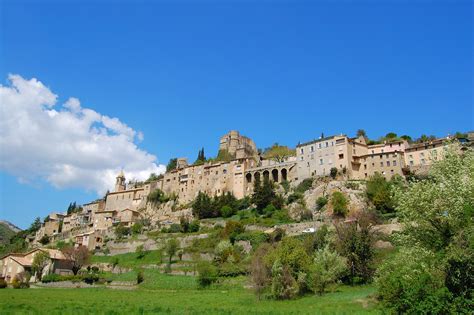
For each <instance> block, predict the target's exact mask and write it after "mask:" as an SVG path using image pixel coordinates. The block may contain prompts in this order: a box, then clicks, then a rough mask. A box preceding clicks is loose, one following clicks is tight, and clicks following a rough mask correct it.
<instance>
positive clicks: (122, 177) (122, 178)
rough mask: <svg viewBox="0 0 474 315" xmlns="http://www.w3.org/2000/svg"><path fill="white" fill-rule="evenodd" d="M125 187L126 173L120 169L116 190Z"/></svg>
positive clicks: (121, 189)
mask: <svg viewBox="0 0 474 315" xmlns="http://www.w3.org/2000/svg"><path fill="white" fill-rule="evenodd" d="M125 189H126V186H125V175H124V174H123V171H120V174H118V175H117V178H116V180H115V191H124V190H125Z"/></svg>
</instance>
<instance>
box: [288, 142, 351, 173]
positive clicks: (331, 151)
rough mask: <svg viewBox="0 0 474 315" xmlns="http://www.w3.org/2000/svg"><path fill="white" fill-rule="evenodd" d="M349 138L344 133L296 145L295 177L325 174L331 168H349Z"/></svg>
mask: <svg viewBox="0 0 474 315" xmlns="http://www.w3.org/2000/svg"><path fill="white" fill-rule="evenodd" d="M349 154H350V153H349V138H348V137H347V136H345V135H339V136H331V137H325V138H320V139H317V140H313V141H310V142H306V143H301V144H298V145H297V146H296V158H297V164H298V165H297V176H298V177H297V179H298V180H299V181H301V180H303V179H305V178H309V177H312V176H327V175H329V172H330V170H331V168H333V167H335V168H337V169H339V170H341V171H342V170H344V169H346V171H347V169H349V168H350V162H349V161H350V157H349Z"/></svg>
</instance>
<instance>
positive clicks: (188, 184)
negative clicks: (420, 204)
mask: <svg viewBox="0 0 474 315" xmlns="http://www.w3.org/2000/svg"><path fill="white" fill-rule="evenodd" d="M469 137H470V138H459V139H457V140H456V141H461V142H463V143H465V142H468V141H469V140H470V141H472V138H473V134H472V133H470V134H469ZM452 141H453V139H452V138H450V137H446V138H436V139H431V140H429V141H426V142H421V143H411V144H410V143H408V141H407V140H404V139H399V138H396V139H393V140H392V141H384V142H383V143H377V144H368V140H367V138H366V137H365V136H363V135H361V136H359V137H354V138H351V137H348V136H346V135H334V136H329V137H324V136H322V137H320V138H319V139H315V140H311V141H308V142H305V143H298V144H297V145H296V150H294V151H293V150H290V149H287V148H286V147H285V148H286V149H287V150H282V151H284V152H283V153H282V154H276V155H275V156H272V157H266V156H265V155H264V154H263V153H262V152H259V151H258V150H257V146H256V145H255V143H254V141H253V140H252V139H250V138H248V137H246V136H243V135H241V134H240V133H239V132H238V131H230V132H229V133H227V134H226V135H224V136H222V137H221V138H220V142H219V153H218V156H217V158H216V159H213V160H209V161H199V160H198V161H197V162H196V163H194V164H189V162H188V160H187V159H186V158H178V159H177V160H176V163H175V167H174V168H172V169H170V170H168V171H167V172H166V173H165V174H163V175H160V176H156V178H152V179H151V180H148V181H146V182H142V183H133V182H130V183H129V184H128V185H127V184H126V177H125V174H124V172H120V174H118V175H117V177H116V183H115V189H114V191H112V192H109V193H107V195H106V196H105V198H103V199H98V200H95V201H92V202H90V203H87V204H84V205H82V207H81V208H80V209H81V211H80V212H74V213H71V214H62V213H51V214H49V215H48V217H47V219H46V220H45V222H44V223H43V224H42V226H41V228H40V229H39V230H38V231H37V233H36V235H35V237H34V238H33V239H31V242H32V244H37V245H39V244H40V240H41V239H42V238H44V237H45V236H47V237H49V238H51V240H58V239H65V238H71V237H72V238H74V239H75V243H76V245H84V246H86V247H87V248H89V249H95V248H100V247H101V245H102V242H103V239H104V237H105V235H107V232H108V231H109V230H110V229H112V228H113V227H114V226H116V225H118V224H121V225H124V226H127V227H130V226H132V225H133V223H134V222H137V221H138V220H140V219H143V218H147V219H151V220H152V221H153V222H152V223H155V224H160V223H165V224H171V223H177V222H179V218H180V217H182V216H186V217H188V218H189V219H191V217H192V212H191V210H190V203H192V202H193V200H194V199H195V198H196V196H197V195H198V193H199V192H203V193H205V194H207V195H209V196H216V195H224V194H226V193H231V194H232V195H233V196H234V197H235V198H237V199H241V198H244V197H245V196H249V195H251V194H252V192H253V187H254V181H255V180H263V179H265V178H267V179H270V180H271V181H273V182H274V183H280V184H281V183H284V182H287V183H289V184H290V185H297V184H298V183H300V182H302V181H303V180H305V179H308V178H313V177H327V176H330V175H331V172H332V173H333V175H334V173H335V174H337V175H339V176H342V177H343V178H345V179H347V180H364V179H367V178H369V177H371V176H373V175H374V174H375V173H379V174H381V175H383V176H384V177H385V178H386V179H390V178H391V177H393V176H394V175H400V176H406V175H409V174H417V173H423V172H426V171H427V169H428V168H429V166H430V164H431V163H433V161H436V160H438V159H442V158H443V150H444V148H445V147H446V145H447V144H448V143H450V142H452ZM158 190H159V191H160V192H162V193H164V195H166V196H170V197H171V199H173V201H174V202H173V203H172V204H173V207H166V206H165V207H159V208H157V207H155V205H154V203H153V202H150V200H149V199H150V198H148V197H149V196H150V194H151V193H153V192H155V191H158Z"/></svg>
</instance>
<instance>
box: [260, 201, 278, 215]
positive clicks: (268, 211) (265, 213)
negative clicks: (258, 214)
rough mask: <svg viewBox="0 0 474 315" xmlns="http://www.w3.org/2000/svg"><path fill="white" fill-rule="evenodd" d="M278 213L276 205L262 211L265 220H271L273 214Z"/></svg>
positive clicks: (270, 205)
mask: <svg viewBox="0 0 474 315" xmlns="http://www.w3.org/2000/svg"><path fill="white" fill-rule="evenodd" d="M275 211H276V208H275V206H274V205H272V204H269V205H268V206H266V207H265V208H264V209H263V210H262V214H263V216H264V217H265V218H269V217H271V216H272V214H273V213H274V212H275Z"/></svg>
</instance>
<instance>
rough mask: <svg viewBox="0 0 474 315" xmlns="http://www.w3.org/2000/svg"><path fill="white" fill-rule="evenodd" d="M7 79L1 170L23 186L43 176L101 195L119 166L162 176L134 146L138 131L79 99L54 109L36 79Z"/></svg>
mask: <svg viewBox="0 0 474 315" xmlns="http://www.w3.org/2000/svg"><path fill="white" fill-rule="evenodd" d="M8 79H9V81H10V86H3V85H0V169H1V170H3V171H6V172H8V173H10V174H13V175H14V176H16V177H18V179H19V180H20V181H21V182H34V181H35V180H37V179H38V178H41V179H45V180H46V181H48V182H49V183H51V184H52V185H54V186H55V187H57V188H67V187H81V188H85V189H87V190H94V191H96V192H97V193H98V194H102V193H104V192H105V191H106V190H107V189H111V188H113V185H114V183H115V176H116V175H117V173H118V172H119V171H120V169H121V168H123V169H124V172H125V174H126V176H127V178H129V179H132V178H134V179H138V180H143V179H146V178H147V177H148V175H149V174H150V173H152V172H155V173H162V172H164V170H165V166H164V165H159V164H157V160H156V157H155V156H154V155H152V154H150V153H148V152H146V151H144V150H141V149H139V148H138V147H137V145H136V142H139V141H142V140H143V134H142V133H141V132H137V131H135V130H133V129H132V128H130V127H129V126H127V125H126V124H124V123H123V122H121V121H120V120H119V119H117V118H111V117H108V116H105V115H101V114H100V113H97V112H96V111H94V110H92V109H88V108H83V107H81V103H80V102H79V100H78V99H77V98H73V97H71V98H69V99H68V100H67V101H66V103H64V105H62V106H58V105H56V103H57V95H55V94H54V93H53V92H51V90H50V89H49V88H47V87H46V86H44V85H43V83H41V82H40V81H38V80H37V79H34V78H33V79H31V80H25V79H24V78H22V77H21V76H19V75H10V76H9V77H8Z"/></svg>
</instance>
